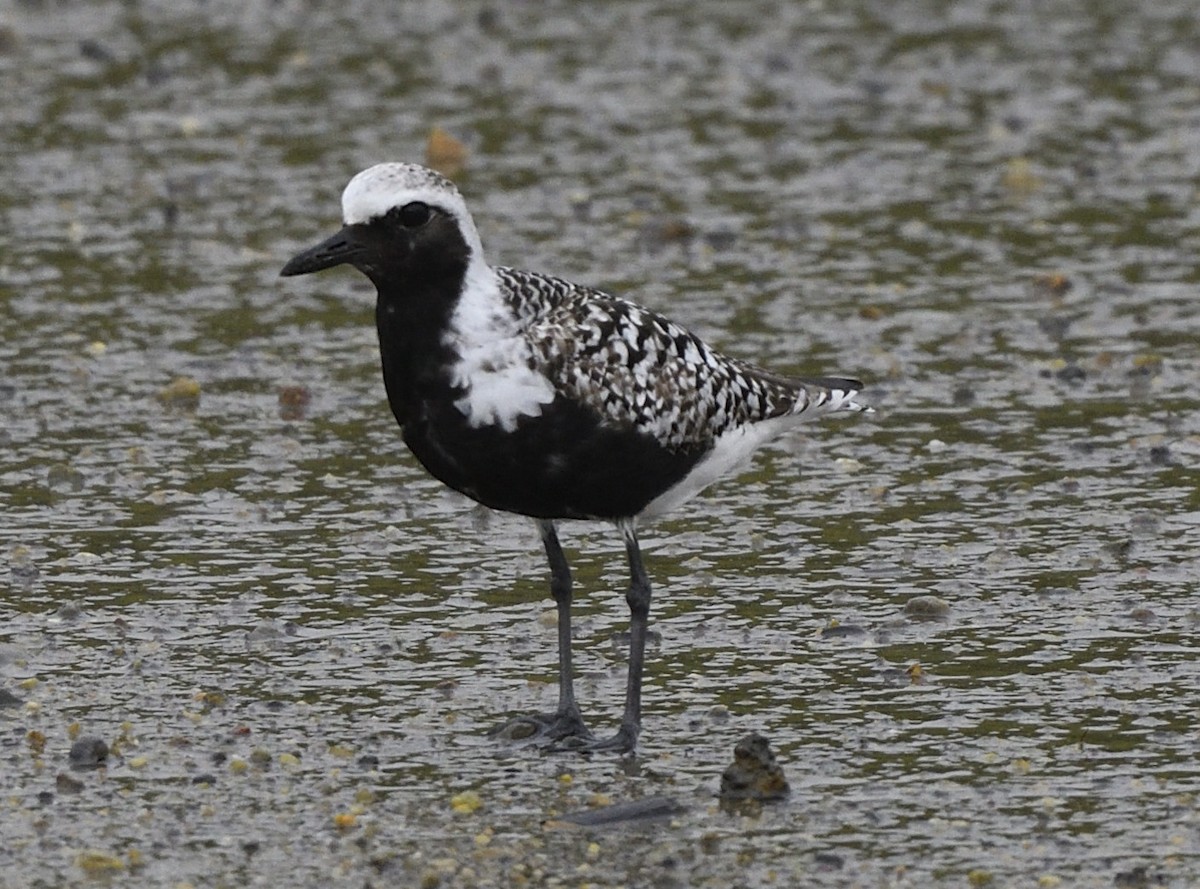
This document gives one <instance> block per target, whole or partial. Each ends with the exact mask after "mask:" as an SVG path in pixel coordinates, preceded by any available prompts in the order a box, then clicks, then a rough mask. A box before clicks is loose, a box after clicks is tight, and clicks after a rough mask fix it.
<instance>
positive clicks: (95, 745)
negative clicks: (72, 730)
mask: <svg viewBox="0 0 1200 889" xmlns="http://www.w3.org/2000/svg"><path fill="white" fill-rule="evenodd" d="M67 757H68V758H69V759H70V761H71V768H73V769H97V768H99V767H100V766H102V765H104V761H105V760H106V759H108V745H107V744H106V743H104V741H103V740H102V739H100V738H97V737H94V736H92V735H84V736H83V737H81V738H80V739H79V740H77V741H76V742H75V743H74V744H72V745H71V752H70V753H69V754H67Z"/></svg>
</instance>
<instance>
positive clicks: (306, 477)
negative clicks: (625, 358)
mask: <svg viewBox="0 0 1200 889" xmlns="http://www.w3.org/2000/svg"><path fill="white" fill-rule="evenodd" d="M0 71H2V72H3V76H4V80H5V85H6V88H5V90H4V91H3V93H2V94H0V110H2V115H3V117H2V119H3V121H4V127H3V129H2V131H0V156H2V160H3V168H4V170H5V171H6V174H7V175H6V176H5V187H4V188H3V189H0V211H2V212H3V218H4V222H5V225H4V228H3V232H2V233H0V244H2V245H3V249H2V250H0V308H2V311H0V445H2V446H3V454H4V458H3V460H2V461H0V559H2V560H3V573H2V574H0V608H2V609H3V612H2V613H3V628H2V629H0V766H2V767H0V805H2V806H3V817H0V886H3V887H43V886H44V887H50V886H67V885H85V884H90V883H93V882H106V881H107V882H112V883H117V884H120V885H129V886H136V885H147V886H163V885H167V886H177V885H192V886H197V887H199V886H214V887H215V886H221V887H224V886H230V887H233V886H254V885H263V886H270V885H281V883H286V884H287V885H289V886H314V887H315V886H329V885H352V886H364V885H396V886H408V885H413V886H416V885H423V886H430V887H432V886H464V887H466V886H514V885H528V886H584V885H592V886H614V887H615V886H649V885H653V886H708V885H712V886H760V885H778V886H830V887H845V886H871V887H879V886H888V887H893V886H894V887H907V886H912V887H927V886H947V887H949V886H955V887H959V886H963V885H974V886H1031V885H1038V886H1043V887H1053V886H1058V885H1061V886H1064V887H1066V886H1072V887H1076V886H1097V887H1101V886H1102V887H1110V886H1114V885H1115V886H1118V887H1152V886H1168V887H1180V889H1183V887H1189V886H1192V885H1195V884H1196V883H1197V882H1200V814H1198V810H1197V805H1198V803H1197V800H1198V797H1197V793H1198V792H1200V766H1198V764H1197V763H1198V760H1197V756H1198V754H1200V736H1198V735H1197V731H1196V720H1195V717H1194V714H1195V713H1196V712H1200V665H1198V664H1200V662H1198V660H1197V654H1198V652H1197V648H1198V646H1197V643H1196V631H1197V624H1198V623H1200V611H1198V610H1197V605H1196V596H1195V594H1196V591H1197V577H1198V576H1200V488H1198V485H1197V481H1196V466H1197V458H1198V456H1200V410H1198V407H1200V396H1198V395H1197V387H1196V381H1197V379H1198V378H1200V350H1198V349H1197V347H1196V344H1197V342H1200V309H1198V308H1197V285H1198V283H1200V268H1198V265H1197V260H1196V257H1197V255H1200V194H1198V189H1200V110H1198V109H1200V80H1198V79H1197V76H1196V72H1197V71H1200V17H1197V15H1196V13H1195V10H1194V9H1193V7H1192V4H1190V3H1185V2H1182V0H1166V2H1164V3H1159V4H1155V5H1153V6H1145V7H1141V8H1135V7H1133V6H1130V5H1128V4H1116V3H1109V2H1101V3H1089V2H1084V0H1077V2H1070V0H1056V2H1049V3H1041V4H1028V3H1021V2H1017V0H996V2H983V0H965V2H957V3H948V2H934V0H911V2H900V3H894V4H883V3H870V2H866V0H856V2H850V3H836V4H835V3H827V4H826V3H819V2H814V3H772V2H748V3H743V4H724V3H716V2H709V0H702V2H694V0H693V2H688V3H683V2H678V3H677V2H667V3H649V2H635V0H630V2H623V3H608V4H592V5H586V6H579V7H576V6H571V5H561V6H554V7H547V6H545V5H543V4H501V3H495V4H485V3H462V4H454V3H447V2H415V3H409V4H403V5H397V4H370V3H366V2H361V0H350V2H345V3H339V4H328V5H320V6H318V5H314V4H306V3H301V2H299V0H283V2H266V0H260V2H250V3H233V2H229V0H209V2H203V3H201V2H184V3H168V2H165V0H161V2H140V3H115V2H104V0H96V2H86V0H59V2H55V0H15V2H14V3H12V4H11V5H9V6H7V7H4V8H3V9H2V10H0ZM435 130H436V131H437V132H438V133H439V134H440V135H438V136H437V137H436V138H435V140H434V145H433V146H432V147H433V149H434V151H435V153H437V152H442V154H443V160H444V161H445V162H447V163H451V162H453V163H458V164H459V165H460V166H461V170H460V171H459V172H458V174H457V175H456V177H455V178H456V181H457V182H458V183H459V185H460V187H461V189H462V190H463V192H464V195H465V196H466V199H467V201H468V203H469V205H470V206H471V208H472V211H473V212H474V214H475V218H476V222H477V223H478V225H479V228H480V231H481V234H482V237H483V240H484V244H485V247H486V248H487V250H488V253H489V256H490V258H491V259H492V260H494V261H496V262H498V263H503V264H508V265H515V266H521V267H528V268H532V269H536V270H539V271H545V272H550V273H554V274H560V275H562V276H564V277H567V278H569V279H572V280H576V281H579V282H581V283H588V284H593V285H596V286H600V287H603V288H605V289H609V290H612V291H614V292H618V293H622V294H624V295H628V296H630V297H631V298H633V299H635V300H637V301H638V302H641V303H643V304H646V305H649V306H651V307H653V308H655V309H658V310H661V311H662V312H664V313H665V314H667V315H669V316H670V317H672V318H675V319H677V320H679V321H681V322H683V323H686V324H687V325H689V326H690V327H691V328H692V329H693V330H694V331H695V332H696V333H698V334H700V335H701V336H703V337H704V338H706V339H707V340H709V341H711V342H713V343H714V344H715V345H717V346H718V347H720V348H722V349H723V350H725V351H727V352H729V353H731V354H735V355H738V356H741V357H744V358H747V359H750V360H753V361H755V362H756V363H760V364H763V365H766V366H769V367H773V368H777V369H778V370H780V371H782V372H787V373H792V374H806V373H807V374H812V373H818V372H819V373H845V374H848V375H855V376H859V377H861V378H862V379H864V380H865V381H866V382H867V383H868V393H867V396H866V398H867V400H869V401H870V402H871V403H872V404H873V405H874V406H875V407H876V409H877V411H878V413H877V414H875V415H874V416H873V417H870V418H863V417H857V418H854V419H853V421H852V422H846V423H842V422H836V421H833V420H830V421H827V422H825V423H823V424H821V425H814V426H811V427H808V428H807V429H805V430H804V431H803V434H800V435H796V436H793V437H791V438H789V439H787V440H786V441H784V442H782V443H781V444H780V445H779V446H776V447H772V448H771V449H770V450H768V451H766V452H764V453H763V454H762V455H760V457H759V458H758V460H757V461H756V463H755V464H754V466H753V468H752V469H751V470H750V471H748V472H746V473H744V474H742V475H741V476H739V477H737V478H736V479H731V480H727V481H725V482H723V483H721V484H719V485H717V486H715V487H714V488H712V489H711V490H710V491H709V492H708V493H707V494H706V495H705V496H703V497H702V498H700V499H699V500H698V501H696V502H694V503H693V504H691V505H690V506H689V507H687V508H686V509H684V510H681V511H680V512H679V513H677V514H676V515H674V516H673V517H672V518H671V519H670V520H668V521H664V522H662V523H660V524H658V525H656V526H654V527H652V528H650V529H647V532H646V533H645V535H644V543H643V548H644V551H645V554H646V561H647V566H648V568H649V571H650V574H651V577H652V580H653V582H654V585H655V601H654V604H653V607H652V613H651V620H652V631H653V634H654V638H653V644H652V646H651V649H650V651H649V652H648V657H647V671H646V689H645V723H644V729H643V735H642V739H641V741H640V744H639V752H638V755H637V756H636V757H635V758H631V759H620V758H614V757H600V756H596V757H577V756H547V755H542V754H540V753H538V752H537V751H536V750H533V749H530V748H527V747H521V746H512V745H503V744H497V743H494V742H492V741H489V740H488V739H487V737H486V736H487V731H488V730H489V729H490V728H492V727H493V726H494V725H495V724H496V723H497V722H498V721H500V720H502V719H503V717H504V716H505V715H506V714H508V713H513V712H523V711H528V710H532V709H547V708H549V707H551V706H552V705H553V703H554V694H555V685H554V681H555V665H554V646H555V636H554V623H553V607H552V603H551V602H550V600H549V599H548V598H547V596H546V577H545V567H544V557H543V555H542V553H541V550H540V545H539V542H538V539H537V535H536V532H535V530H534V529H533V527H532V525H531V523H529V522H528V521H526V520H522V519H519V518H517V517H513V516H506V515H500V514H493V513H488V512H486V511H483V510H480V509H477V508H474V507H472V506H471V504H469V503H468V502H466V501H464V500H462V499H461V498H457V497H455V496H452V495H450V494H448V493H446V492H445V491H444V490H443V489H442V488H441V487H440V486H439V485H438V483H437V482H434V481H432V480H431V479H429V478H428V477H426V476H425V475H424V474H423V473H422V472H421V470H420V469H419V467H418V466H416V464H415V462H414V461H413V460H412V458H411V457H410V456H409V455H408V454H407V452H405V450H404V448H403V445H402V443H401V442H400V439H399V435H398V432H397V430H396V429H395V426H394V422H393V421H392V419H391V417H390V415H389V413H388V410H387V406H386V401H385V398H384V393H383V389H382V384H381V382H380V380H379V370H378V352H377V345H376V343H375V332H374V328H373V324H372V311H371V309H372V293H371V289H370V287H369V286H368V285H367V284H366V283H365V282H363V281H362V280H361V279H359V278H357V277H356V276H353V275H351V274H349V273H347V274H343V275H337V274H332V275H329V276H326V277H323V278H322V279H320V281H319V283H316V284H313V285H311V286H305V287H293V286H287V287H285V286H283V285H282V284H281V282H280V281H279V280H278V279H277V278H276V275H277V273H278V270H279V268H280V266H281V265H282V263H283V261H284V260H286V259H287V258H288V257H289V256H291V255H292V254H293V253H295V251H296V250H297V249H299V248H300V247H302V246H304V245H305V244H307V243H309V242H311V241H312V240H313V238H314V237H315V236H317V235H320V234H322V233H324V232H327V231H329V230H332V228H333V227H335V226H336V224H337V223H338V219H337V216H338V194H339V192H340V189H341V187H342V185H343V184H344V183H345V182H346V180H347V179H348V178H349V177H350V176H351V175H352V174H353V173H354V172H356V171H358V170H360V169H362V168H363V167H365V166H368V165H369V164H371V163H374V162H376V161H380V160H412V161H417V162H423V161H424V160H425V159H426V152H427V151H428V150H429V149H430V147H431V146H430V134H431V133H432V132H434V131H435ZM445 134H450V136H452V137H453V139H456V140H458V141H460V142H461V151H460V150H459V148H458V145H457V142H455V141H454V140H453V139H448V138H447V137H446V136H445ZM447 146H449V148H450V150H449V151H448V152H447V151H446V148H447ZM562 536H563V541H564V545H565V546H566V548H567V551H568V555H569V556H570V557H571V559H572V564H573V565H574V566H575V568H576V584H577V591H578V593H579V599H578V601H577V605H576V607H577V610H578V621H577V627H576V660H577V668H578V670H579V674H580V680H579V693H580V697H581V699H582V703H583V706H584V711H585V713H587V714H588V715H589V716H590V717H591V718H592V719H593V720H595V721H596V727H597V729H599V730H603V729H604V728H605V727H607V725H608V724H611V725H615V721H616V719H617V715H618V713H619V709H620V700H621V695H622V681H623V670H624V657H625V655H624V647H625V639H624V637H623V636H622V633H623V631H624V629H625V624H626V612H625V606H624V600H623V595H622V593H623V587H624V583H625V577H624V558H623V551H622V548H621V545H620V542H619V536H618V535H616V534H615V533H614V532H613V531H612V529H611V528H607V527H604V526H601V525H590V524H569V525H567V526H566V527H565V528H564V529H563V535H562ZM752 733H760V734H762V735H763V736H765V737H766V738H768V739H769V740H770V743H771V747H772V748H773V750H774V752H775V754H776V756H777V757H778V762H779V763H780V764H781V765H782V767H783V768H784V770H785V771H786V774H787V782H788V783H789V784H790V787H791V792H790V795H789V796H788V797H787V798H786V799H785V800H783V801H780V802H774V803H770V804H766V805H763V806H757V807H751V808H739V809H729V808H721V807H720V806H719V805H718V801H717V792H718V789H719V787H720V785H721V776H722V773H723V770H724V769H725V767H726V766H727V765H728V764H729V762H730V759H731V757H732V755H733V750H734V747H735V745H736V744H737V743H738V741H740V740H741V739H743V738H745V737H746V736H747V735H750V734H752ZM660 800H663V801H666V802H663V803H662V804H660V803H659V801H660ZM609 804H614V805H628V806H629V809H628V811H630V812H636V813H641V814H643V815H645V814H649V815H650V816H653V817H640V818H629V819H624V820H620V819H619V820H618V822H617V823H615V824H613V823H609V822H610V821H611V819H604V818H599V817H597V818H591V819H589V818H578V817H576V816H575V815H573V814H572V813H578V812H580V811H581V810H591V809H598V808H600V807H602V806H605V805H609ZM617 811H625V810H617Z"/></svg>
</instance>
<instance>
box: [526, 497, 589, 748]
mask: <svg viewBox="0 0 1200 889" xmlns="http://www.w3.org/2000/svg"><path fill="white" fill-rule="evenodd" d="M538 530H539V531H540V532H541V534H542V543H543V544H544V545H545V547H546V558H547V560H548V561H549V562H550V595H552V596H553V597H554V604H555V606H556V607H557V609H558V709H557V710H555V712H554V715H555V717H556V720H555V722H556V723H557V724H556V726H555V733H554V734H553V737H555V738H561V737H565V736H566V735H572V736H584V737H586V736H587V734H588V731H587V729H586V728H584V725H583V716H582V715H581V714H580V712H579V704H578V703H576V701H575V674H574V671H573V670H572V669H571V568H570V566H569V565H567V557H566V556H565V555H563V551H562V545H561V544H559V542H558V531H557V529H556V528H555V527H554V522H552V521H550V520H549V519H541V520H539V521H538Z"/></svg>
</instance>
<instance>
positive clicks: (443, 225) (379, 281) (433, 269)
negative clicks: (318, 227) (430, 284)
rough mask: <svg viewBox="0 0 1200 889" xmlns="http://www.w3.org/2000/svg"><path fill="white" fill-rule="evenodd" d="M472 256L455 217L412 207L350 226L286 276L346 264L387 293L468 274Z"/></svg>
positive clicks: (302, 256) (301, 258)
mask: <svg viewBox="0 0 1200 889" xmlns="http://www.w3.org/2000/svg"><path fill="white" fill-rule="evenodd" d="M469 258H470V250H469V248H468V247H467V244H466V241H464V240H463V236H462V232H460V231H459V228H458V223H457V222H456V221H455V219H454V217H453V216H451V215H450V214H449V213H447V212H446V211H444V210H441V209H439V208H438V207H433V206H430V205H429V204H426V203H423V202H422V201H412V202H410V203H407V204H404V205H403V206H400V207H393V208H392V209H391V210H389V211H388V212H387V213H385V214H384V215H382V216H376V217H375V218H373V219H372V220H371V221H369V222H364V223H356V224H354V225H347V226H344V227H343V228H342V230H341V231H340V232H338V233H337V234H336V235H334V236H333V237H331V238H328V239H326V240H324V241H322V242H321V243H320V244H317V245H316V246H315V247H310V248H309V249H308V250H305V251H303V252H301V253H298V254H297V255H296V256H294V257H292V259H291V260H290V261H289V262H288V264H287V265H285V266H284V267H283V269H282V271H280V273H279V274H280V275H282V276H284V277H289V276H291V275H307V274H309V273H310V272H319V271H321V270H322V269H328V268H332V267H333V266H336V265H342V264H343V263H346V264H349V265H352V266H354V267H355V268H356V269H358V270H359V271H360V272H362V273H363V274H364V275H366V276H367V277H368V278H370V279H371V280H372V281H373V282H374V283H375V286H376V287H378V288H380V289H381V290H382V289H384V288H385V287H388V288H390V287H394V286H399V285H403V284H404V283H406V282H409V281H411V280H412V279H414V278H418V277H425V276H432V277H436V278H441V277H443V276H445V275H447V274H449V275H461V274H462V273H463V272H465V271H466V267H467V261H468V260H469Z"/></svg>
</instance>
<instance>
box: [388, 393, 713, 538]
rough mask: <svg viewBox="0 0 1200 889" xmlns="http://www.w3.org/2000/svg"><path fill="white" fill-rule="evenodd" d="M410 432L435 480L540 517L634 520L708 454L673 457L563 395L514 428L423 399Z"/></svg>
mask: <svg viewBox="0 0 1200 889" xmlns="http://www.w3.org/2000/svg"><path fill="white" fill-rule="evenodd" d="M403 429H404V440H405V442H406V443H407V444H408V446H409V448H410V449H411V450H412V452H413V454H415V455H416V457H417V459H418V460H420V462H421V464H422V465H423V466H424V467H425V468H426V469H427V470H428V471H429V472H430V474H432V475H433V476H434V477H436V478H438V479H439V480H441V481H442V482H444V483H445V484H447V485H449V486H450V487H451V488H454V489H455V490H456V491H460V492H462V493H463V494H466V495H467V496H468V497H471V498H472V499H474V500H477V501H478V502H480V503H483V504H485V505H486V506H490V507H492V508H493V509H501V510H505V511H507V512H515V513H519V514H521V515H528V516H534V517H537V518H597V519H620V518H628V517H631V516H634V515H636V514H637V513H639V512H641V510H642V509H643V508H644V507H645V506H646V505H647V504H648V503H650V501H652V500H653V499H654V498H655V497H657V496H658V495H659V494H662V493H663V492H664V491H666V490H667V489H668V488H670V487H671V486H672V485H674V484H675V483H676V482H678V481H679V480H680V479H682V478H683V477H684V476H685V475H687V473H688V471H689V470H690V469H691V468H692V467H693V466H695V465H696V463H697V462H698V461H699V460H700V458H701V457H703V456H704V454H705V453H706V449H703V448H690V449H683V450H679V449H676V450H670V449H668V448H665V447H663V446H662V445H661V444H659V442H658V441H657V440H656V439H654V438H653V437H652V436H650V435H647V434H646V433H642V432H637V431H635V430H632V429H627V428H619V427H615V426H613V425H611V424H606V423H602V422H601V420H600V418H599V417H598V416H597V415H596V414H595V413H594V412H593V411H591V410H590V409H588V408H586V407H584V406H581V405H579V404H576V403H574V402H572V401H570V400H568V399H566V398H563V397H561V396H560V397H558V398H556V399H555V400H554V401H553V402H551V403H550V404H548V405H546V406H545V407H544V408H543V410H542V413H540V414H539V415H537V416H527V417H522V418H521V419H520V420H519V421H518V423H517V425H516V428H515V429H513V430H511V431H508V430H505V429H503V428H501V427H499V426H488V425H485V426H480V427H472V426H470V425H469V424H468V423H467V421H466V418H465V417H464V416H463V415H462V414H461V413H460V412H459V411H458V410H457V409H456V408H455V407H454V406H453V404H452V403H449V402H448V401H438V402H436V403H433V402H425V403H424V404H423V405H422V406H421V408H420V409H419V410H417V411H414V412H413V413H412V414H410V415H409V416H408V417H407V418H406V422H404V424H403Z"/></svg>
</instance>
